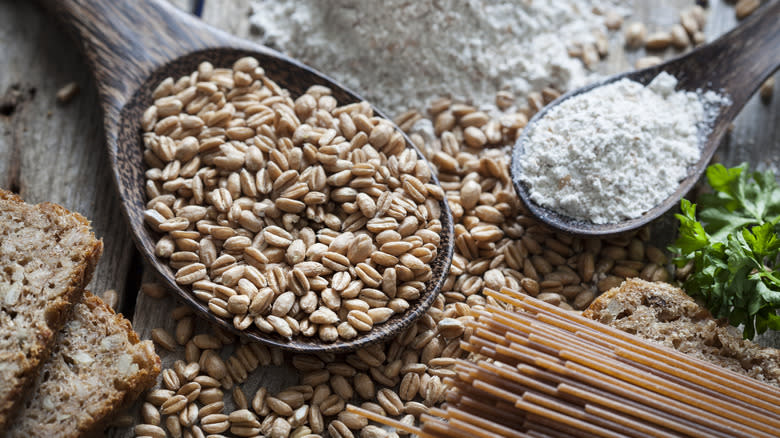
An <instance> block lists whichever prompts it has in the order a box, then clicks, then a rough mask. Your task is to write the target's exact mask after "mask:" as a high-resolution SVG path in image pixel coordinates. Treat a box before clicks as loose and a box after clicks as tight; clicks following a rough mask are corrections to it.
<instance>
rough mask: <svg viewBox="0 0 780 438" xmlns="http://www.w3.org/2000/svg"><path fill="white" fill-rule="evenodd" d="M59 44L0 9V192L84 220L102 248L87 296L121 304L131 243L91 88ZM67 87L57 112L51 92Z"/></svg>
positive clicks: (52, 32) (35, 15) (33, 10)
mask: <svg viewBox="0 0 780 438" xmlns="http://www.w3.org/2000/svg"><path fill="white" fill-rule="evenodd" d="M66 38H67V37H66V36H65V35H64V34H63V33H62V32H61V30H60V29H59V28H58V27H57V25H56V23H54V22H53V21H52V20H50V19H49V18H47V17H46V16H44V15H43V14H42V13H41V11H40V10H39V8H37V7H35V6H34V5H33V4H31V3H30V2H0V47H2V49H0V52H1V53H3V64H2V67H0V96H4V97H0V102H4V99H6V98H8V96H9V95H12V94H17V97H15V98H13V105H12V106H6V107H5V108H6V109H5V110H4V111H3V115H0V186H2V187H4V188H11V189H16V190H18V191H19V192H20V194H21V195H22V197H24V199H25V200H27V201H28V202H33V203H37V202H43V201H51V202H55V203H58V204H61V205H63V206H64V207H66V208H68V209H69V210H72V211H77V212H79V213H81V214H82V215H84V216H85V217H87V218H89V219H90V220H91V221H92V226H93V228H94V230H95V234H96V235H97V236H98V237H100V238H102V239H103V242H104V244H105V249H104V252H103V257H102V258H101V260H100V263H99V265H98V268H97V274H96V275H95V277H94V279H93V281H92V283H91V284H90V286H89V288H90V289H91V290H93V291H95V293H96V294H98V295H100V294H102V292H103V291H104V290H106V289H109V288H111V289H116V290H117V292H118V293H119V294H120V297H121V296H122V295H123V293H124V285H125V279H126V275H127V269H128V265H129V262H130V258H131V254H132V251H133V248H132V243H131V240H130V238H129V236H128V233H127V227H126V225H125V221H124V219H123V218H122V215H121V213H120V210H119V203H118V201H117V197H116V193H115V191H114V190H113V187H112V184H111V171H110V167H109V165H108V156H107V154H106V150H105V147H103V131H102V128H101V123H100V109H99V106H98V102H97V95H96V93H95V86H94V84H93V83H92V81H91V79H90V75H89V73H88V72H87V70H86V68H85V66H84V63H83V60H82V59H81V57H80V55H79V54H78V53H77V52H76V51H75V49H74V48H72V47H71V46H68V45H63V44H62V41H63V40H66ZM72 81H75V82H77V83H78V84H79V87H80V89H81V91H80V92H79V94H78V95H76V96H75V97H74V98H73V100H72V101H71V102H69V103H68V104H66V105H60V104H57V103H56V102H55V94H56V92H57V90H58V89H59V88H60V87H62V86H63V85H65V84H67V83H69V82H72ZM6 113H7V114H6Z"/></svg>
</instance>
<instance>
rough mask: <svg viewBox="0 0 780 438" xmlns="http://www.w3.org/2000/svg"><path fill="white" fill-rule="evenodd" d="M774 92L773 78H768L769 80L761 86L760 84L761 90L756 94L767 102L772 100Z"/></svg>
mask: <svg viewBox="0 0 780 438" xmlns="http://www.w3.org/2000/svg"><path fill="white" fill-rule="evenodd" d="M774 91H775V77H774V76H770V77H769V79H767V80H766V81H764V83H763V84H761V88H759V89H758V94H759V96H761V100H762V101H764V102H765V103H766V102H769V101H770V100H772V95H773V94H774Z"/></svg>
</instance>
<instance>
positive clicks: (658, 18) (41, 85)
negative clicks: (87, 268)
mask: <svg viewBox="0 0 780 438" xmlns="http://www.w3.org/2000/svg"><path fill="white" fill-rule="evenodd" d="M169 1H171V3H174V4H176V5H177V6H179V7H181V8H182V9H185V10H189V8H190V6H191V1H190V0H169ZM30 3H31V2H0V52H2V53H3V54H4V63H3V65H2V67H0V187H11V186H12V185H13V186H17V187H18V188H19V189H20V191H21V193H22V195H23V196H25V197H26V198H27V199H28V200H29V201H32V202H40V201H44V200H51V201H54V202H58V203H61V204H63V205H65V206H66V207H68V208H71V209H73V210H76V211H79V212H81V213H82V214H84V215H85V216H87V217H89V218H90V219H92V221H93V225H94V227H95V230H96V232H97V233H98V235H99V236H101V237H103V239H104V243H105V245H106V249H105V254H104V256H103V259H102V261H101V264H100V266H99V267H98V270H97V272H96V275H95V280H94V281H93V283H92V288H93V289H94V290H95V291H96V292H102V291H103V290H104V289H106V288H116V289H117V290H118V292H119V293H120V294H123V293H127V294H128V295H129V296H130V297H133V296H134V295H135V294H136V291H135V290H131V291H124V290H123V289H124V285H125V283H126V281H125V280H126V278H127V276H128V269H129V266H130V257H131V254H132V252H133V251H134V249H133V248H132V243H131V241H130V239H129V236H128V231H127V226H126V224H125V223H124V219H123V218H122V215H121V213H120V212H119V209H118V203H117V202H116V200H115V192H114V188H113V187H112V184H113V183H112V182H111V176H110V171H109V168H108V160H107V156H106V153H105V151H104V148H103V132H102V128H101V124H102V115H101V114H100V109H99V106H98V102H97V96H96V93H95V87H94V83H93V82H92V79H91V77H90V75H89V73H88V72H87V71H86V66H85V65H84V63H83V60H82V58H81V57H80V55H79V54H78V53H77V52H76V49H75V45H73V44H70V43H63V41H67V37H66V36H65V35H64V34H63V33H62V31H61V30H60V29H59V28H58V27H57V26H56V25H55V23H54V21H53V20H52V19H50V18H47V17H44V16H43V14H42V12H41V11H40V10H39V9H38V8H37V7H35V6H34V5H32V4H30ZM632 3H633V7H634V10H635V12H634V14H633V16H632V17H631V18H630V19H629V20H639V21H644V22H646V23H648V25H649V27H650V29H651V30H653V29H654V26H653V25H655V26H656V27H658V28H660V27H667V26H669V25H671V24H673V23H675V22H676V20H677V12H676V11H677V10H679V9H680V8H682V7H685V6H690V5H692V4H693V1H692V0H667V1H664V2H662V3H661V2H648V1H642V0H635V1H634V2H632ZM710 3H711V7H710V11H711V12H710V19H709V22H708V25H707V28H706V33H707V35H708V37H709V38H710V39H712V38H713V37H715V36H716V35H719V34H720V33H722V32H724V31H726V30H727V29H729V28H731V27H733V26H734V24H735V23H736V20H735V18H734V12H733V4H732V3H724V2H723V1H713V2H710ZM249 5H250V0H207V1H206V3H205V9H204V12H203V18H204V21H206V22H207V23H209V24H211V25H214V26H216V27H218V28H221V29H223V30H226V31H228V32H231V33H233V34H235V35H238V36H241V37H250V34H249V21H248V13H249ZM672 7H674V8H677V9H670V8H672ZM617 39H619V37H618V38H617ZM642 55H643V52H642V51H638V52H629V53H626V52H625V51H623V50H621V46H620V44H619V43H615V44H613V46H612V50H611V52H610V55H609V58H608V59H607V63H606V67H605V71H607V72H618V71H622V70H625V69H628V68H630V67H631V66H632V65H633V62H634V61H635V60H636V59H637V58H638V57H639V56H642ZM778 79H780V78H778ZM70 81H76V82H77V83H79V85H80V88H81V92H80V93H79V94H78V95H77V96H76V97H75V98H74V100H73V101H72V102H70V103H69V104H67V105H63V106H59V105H57V104H55V103H54V101H55V98H54V95H55V93H56V91H57V89H58V88H59V87H61V86H62V85H64V84H66V83H68V82H70ZM13 84H19V89H20V92H19V93H20V96H21V97H20V100H19V103H18V105H16V106H14V107H13V111H12V112H10V114H5V112H7V111H8V110H7V109H6V108H7V107H6V106H4V105H3V103H4V102H5V101H4V100H3V97H2V96H6V95H7V94H8V91H7V90H9V88H10V87H11V86H12V85H13ZM32 88H35V90H36V91H35V92H34V93H32V92H31V91H30V90H31V89H32ZM778 88H780V87H778ZM49 111H51V114H50V115H49ZM779 115H780V92H778V91H777V90H776V91H775V96H774V99H773V100H772V101H771V103H770V104H769V105H765V104H763V103H761V102H759V101H758V99H754V100H752V101H751V102H750V103H749V104H748V105H747V106H746V108H745V109H744V110H743V113H742V114H741V115H740V117H739V118H738V119H737V121H736V122H735V129H734V131H733V133H732V135H731V138H730V141H729V143H728V144H727V145H724V147H723V148H722V149H721V151H720V154H719V155H720V157H721V159H722V160H723V161H724V162H726V163H729V164H735V163H738V162H740V161H744V160H750V161H751V162H753V163H764V165H765V166H772V167H775V168H778V167H779V166H780V156H778V152H775V151H778V147H779V146H780V135H778V134H779V133H778V130H779V129H780V128H779V127H778V123H777V122H778V121H780V120H779V119H778V117H779ZM17 169H18V170H17ZM153 280H154V275H153V274H152V273H151V272H149V270H147V271H146V273H145V274H144V281H153ZM135 304H136V305H135V312H134V315H132V316H133V319H134V326H135V329H136V330H137V331H138V332H139V334H140V335H141V336H142V337H143V338H146V339H149V338H150V337H151V330H152V329H153V328H156V327H165V328H167V329H169V330H172V329H173V321H172V320H171V319H170V317H169V314H170V311H171V310H172V309H173V308H174V307H175V306H176V303H175V300H174V299H173V298H170V297H168V298H165V299H163V300H156V299H152V298H149V297H146V296H144V295H140V294H139V296H138V299H137V301H136V303H135ZM120 310H122V309H120ZM128 316H130V315H128ZM160 353H161V357H162V359H163V364H164V366H170V365H171V364H172V363H173V362H174V361H175V360H176V359H178V358H180V357H182V355H183V353H182V351H181V349H179V350H178V351H177V352H175V353H168V352H164V351H160ZM293 381H294V376H293V375H292V374H291V372H290V370H289V369H282V368H274V367H270V368H267V369H265V370H262V371H261V370H258V372H257V373H256V374H255V375H254V376H253V377H252V380H251V383H250V384H248V385H247V390H248V391H247V396H249V397H251V393H250V391H254V389H255V388H256V387H257V386H258V384H259V383H260V382H263V383H264V384H266V383H268V382H271V384H272V385H273V386H272V390H275V389H279V388H280V387H281V386H282V385H283V384H285V385H286V384H291V383H292V382H293ZM108 436H111V437H113V438H120V437H121V438H125V437H127V438H129V437H132V436H133V433H132V429H131V428H127V429H113V430H111V431H110V433H109V434H108Z"/></svg>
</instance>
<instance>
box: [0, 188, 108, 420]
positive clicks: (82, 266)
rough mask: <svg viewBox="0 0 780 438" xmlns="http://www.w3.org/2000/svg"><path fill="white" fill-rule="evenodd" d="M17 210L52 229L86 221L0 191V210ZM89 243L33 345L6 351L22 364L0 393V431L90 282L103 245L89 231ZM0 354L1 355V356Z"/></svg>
mask: <svg viewBox="0 0 780 438" xmlns="http://www.w3.org/2000/svg"><path fill="white" fill-rule="evenodd" d="M3 210H14V211H17V212H18V213H19V214H20V215H21V217H22V219H24V220H28V219H30V220H33V219H32V218H33V217H34V216H38V217H39V218H40V217H45V218H46V219H47V220H49V221H50V223H51V224H52V225H53V226H56V224H57V223H59V222H63V221H65V222H69V223H70V225H72V226H80V227H86V229H87V230H88V229H89V226H90V223H89V221H88V220H87V219H86V218H84V217H83V216H81V215H80V214H78V213H72V212H70V211H68V210H67V209H65V208H64V207H61V206H59V205H57V204H52V203H48V202H44V203H41V204H38V205H35V206H33V205H29V204H26V203H25V202H24V201H23V200H22V198H20V197H19V196H17V195H15V194H13V193H11V192H8V191H6V190H3V189H0V211H3ZM89 233H90V236H91V242H90V244H89V245H88V246H87V247H85V248H84V249H83V251H82V253H81V254H80V259H81V260H80V262H79V265H78V267H77V268H76V269H74V270H73V271H72V272H71V275H70V277H69V279H68V285H67V287H66V288H65V289H64V291H63V293H61V294H60V295H59V296H58V297H57V298H56V299H55V300H53V301H49V302H47V303H46V327H44V328H42V329H40V330H39V331H38V333H36V340H35V341H36V342H35V344H34V345H33V346H32V347H31V349H30V350H29V351H27V352H22V351H18V352H6V353H7V354H8V359H10V360H17V361H19V362H21V363H22V366H21V370H20V372H19V373H18V374H17V375H16V376H15V378H12V381H11V382H10V385H9V389H8V390H7V391H4V393H2V394H0V431H2V430H4V428H5V427H6V425H7V424H8V422H9V420H10V419H11V418H12V416H13V413H14V412H15V410H16V409H17V408H18V404H19V401H20V400H21V399H22V398H23V397H22V394H23V392H24V390H25V388H26V387H27V386H28V385H29V384H30V383H31V382H32V381H33V380H34V379H35V376H36V375H37V372H38V370H39V368H40V367H41V365H42V364H43V363H44V362H45V361H46V359H47V358H48V355H49V353H50V351H51V347H52V345H53V343H54V340H55V337H56V336H55V335H56V333H57V331H59V329H60V328H62V326H63V325H64V324H65V322H66V321H67V320H68V318H69V316H70V310H71V307H72V306H73V303H75V302H76V301H78V299H79V298H80V297H81V294H82V292H83V290H84V287H85V286H86V285H87V283H89V281H90V280H91V279H92V274H93V272H94V270H95V266H96V265H97V262H98V259H99V258H100V255H101V254H102V252H103V242H102V241H100V240H97V239H95V236H94V234H92V232H91V231H90V232H89ZM2 353H3V352H0V356H1V355H2Z"/></svg>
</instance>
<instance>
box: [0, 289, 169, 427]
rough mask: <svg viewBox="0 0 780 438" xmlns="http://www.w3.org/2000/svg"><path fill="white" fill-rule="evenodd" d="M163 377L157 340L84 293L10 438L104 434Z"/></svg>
mask: <svg viewBox="0 0 780 438" xmlns="http://www.w3.org/2000/svg"><path fill="white" fill-rule="evenodd" d="M159 373H160V358H159V357H158V356H157V354H155V352H154V345H153V344H152V341H140V340H139V339H138V335H137V334H136V333H135V332H134V331H133V328H132V326H131V325H130V321H128V320H126V319H125V318H124V317H122V315H118V314H115V313H114V311H113V310H112V309H111V308H110V307H109V306H108V305H106V304H105V303H104V302H103V301H102V300H101V299H100V298H98V297H96V296H94V295H92V294H90V293H89V292H84V297H83V299H82V300H81V302H80V303H77V304H76V305H75V306H74V308H73V316H72V319H71V320H70V321H68V322H67V323H66V324H65V327H63V329H62V331H60V332H59V333H58V334H57V343H56V344H55V346H54V349H53V350H52V354H51V357H50V358H49V360H48V362H46V364H44V365H43V367H42V368H41V372H40V374H39V375H38V377H37V378H36V379H35V383H34V384H33V386H32V387H31V390H30V396H28V397H27V398H26V399H25V401H24V403H23V405H22V408H21V409H20V410H19V413H18V416H17V417H16V418H15V419H14V420H12V421H11V424H10V428H9V430H8V431H7V433H6V437H8V438H23V437H24V438H27V437H42V438H43V437H46V438H75V437H79V436H84V435H87V434H99V433H100V432H102V428H103V427H104V426H105V423H106V420H108V419H109V418H110V417H111V415H112V414H114V413H115V412H116V411H118V410H119V409H120V408H122V407H123V406H125V405H128V404H129V403H131V402H132V401H133V400H135V398H136V397H138V395H139V394H140V393H141V392H142V391H144V390H146V389H148V388H150V387H152V386H153V385H154V383H155V380H156V378H157V375H158V374H159Z"/></svg>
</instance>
